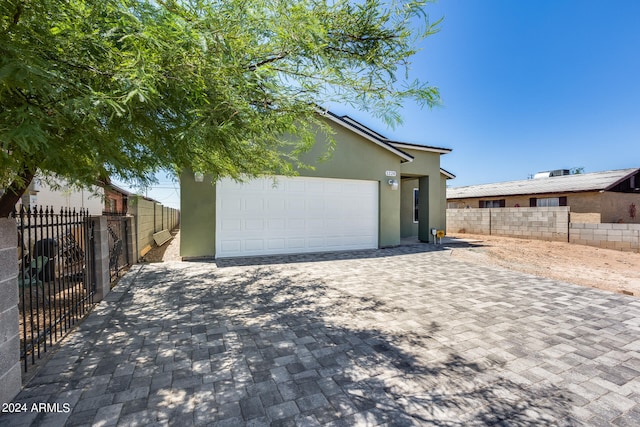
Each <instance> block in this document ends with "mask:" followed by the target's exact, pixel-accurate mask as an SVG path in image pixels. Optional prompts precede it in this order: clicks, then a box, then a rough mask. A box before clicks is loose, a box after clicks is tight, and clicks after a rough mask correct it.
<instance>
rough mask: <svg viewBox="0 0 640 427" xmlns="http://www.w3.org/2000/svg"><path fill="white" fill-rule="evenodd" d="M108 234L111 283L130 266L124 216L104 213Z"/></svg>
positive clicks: (126, 223)
mask: <svg viewBox="0 0 640 427" xmlns="http://www.w3.org/2000/svg"><path fill="white" fill-rule="evenodd" d="M103 215H104V216H106V217H107V230H108V232H109V273H110V277H111V283H113V282H114V281H116V280H117V279H118V278H119V277H120V273H121V272H122V271H123V270H126V268H127V267H129V266H130V265H131V260H130V259H129V248H128V247H127V244H128V243H127V242H128V239H127V233H128V232H129V229H128V222H127V217H126V216H125V214H116V213H106V212H103Z"/></svg>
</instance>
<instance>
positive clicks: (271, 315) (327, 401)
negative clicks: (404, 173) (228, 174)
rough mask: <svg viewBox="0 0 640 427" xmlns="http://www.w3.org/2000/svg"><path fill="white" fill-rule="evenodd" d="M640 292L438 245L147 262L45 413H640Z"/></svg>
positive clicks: (312, 420)
mask: <svg viewBox="0 0 640 427" xmlns="http://www.w3.org/2000/svg"><path fill="white" fill-rule="evenodd" d="M639 338H640V300H638V299H636V298H634V297H630V296H622V295H616V294H611V293H606V292H602V291H598V290H593V289H587V288H582V287H578V286H573V285H569V284H565V283H560V282H556V281H552V280H548V279H543V278H539V277H534V276H529V275H525V274H521V273H516V272H512V271H508V270H503V269H498V268H493V267H485V266H480V265H473V264H466V263H463V262H459V261H456V260H454V259H451V257H450V252H449V251H447V250H444V248H443V247H439V248H438V250H436V248H435V247H434V246H429V245H412V246H405V247H400V248H395V249H385V250H376V251H363V252H352V253H340V254H326V255H308V256H296V257H277V258H264V259H253V260H243V261H242V262H238V261H224V262H219V263H217V264H216V263H164V264H154V265H144V266H137V267H135V268H134V269H133V270H132V271H131V272H130V273H129V274H128V275H127V276H126V278H125V280H123V282H122V283H121V284H120V285H118V286H117V287H116V288H115V289H114V291H113V292H112V293H111V294H110V295H109V297H108V298H107V301H104V302H103V303H101V304H100V305H99V306H98V307H97V309H96V310H95V311H94V312H93V313H92V314H91V316H90V317H89V318H88V319H87V321H85V322H84V324H83V325H82V326H81V327H80V328H79V330H78V331H77V332H76V333H75V334H74V335H73V336H72V337H71V339H69V340H67V342H66V343H65V344H64V345H63V347H62V348H61V349H60V351H58V353H56V355H55V357H54V358H53V359H51V360H50V361H49V362H48V364H47V365H46V366H45V367H44V369H43V370H42V371H41V372H40V373H39V374H38V376H37V377H36V378H34V380H33V381H31V383H30V384H29V385H28V386H27V387H26V388H25V389H24V391H23V392H22V393H21V394H20V395H19V396H18V397H17V398H16V399H15V401H16V402H29V403H30V402H57V403H67V404H69V407H70V408H71V411H70V412H69V413H64V411H63V412H60V413H28V414H22V415H21V416H11V417H9V416H5V417H4V418H0V424H3V425H4V424H14V423H17V422H23V423H26V424H28V423H31V422H33V423H34V424H38V425H47V426H50V425H59V424H63V423H67V424H68V425H83V424H87V425H90V424H92V423H93V424H95V425H102V426H108V425H116V424H117V425H147V424H158V425H181V426H182V425H190V424H196V425H209V424H211V425H232V426H235V425H245V424H246V425H256V426H257V425H269V424H271V425H310V426H313V425H340V426H342V425H344V426H351V425H380V424H382V425H438V426H469V425H493V424H501V425H581V424H584V425H600V424H602V425H608V424H614V425H640V405H639V404H638V402H639V401H640V378H639V375H640V374H639V373H640V339H639Z"/></svg>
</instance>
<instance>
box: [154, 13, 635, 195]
mask: <svg viewBox="0 0 640 427" xmlns="http://www.w3.org/2000/svg"><path fill="white" fill-rule="evenodd" d="M427 11H428V13H429V16H430V19H431V20H432V21H436V20H437V19H439V18H441V17H444V20H443V22H442V24H441V30H440V32H439V33H437V34H435V35H433V36H431V37H429V38H427V39H426V40H425V41H424V42H423V43H422V45H421V48H422V50H421V52H420V53H419V54H418V55H417V56H416V57H415V58H414V63H413V66H412V70H411V78H419V79H420V80H422V81H428V82H429V83H430V84H432V85H434V86H437V87H438V88H439V89H440V93H441V96H442V105H441V106H438V107H435V108H433V109H422V110H421V109H420V108H418V107H417V106H416V105H414V104H413V103H407V104H406V105H405V106H404V108H403V110H402V111H401V113H402V115H403V117H404V120H403V124H401V125H399V126H398V127H396V128H395V129H389V128H387V127H386V126H385V125H384V124H383V123H382V122H381V121H379V120H378V119H375V118H373V117H372V116H371V115H369V114H367V113H363V112H359V111H354V110H351V109H349V108H345V107H343V106H341V105H329V106H328V107H329V108H330V109H331V110H332V111H333V112H334V113H336V114H348V115H350V116H352V117H353V118H354V119H356V120H358V121H360V122H362V123H363V124H365V125H367V126H368V127H370V128H372V129H374V130H376V131H378V132H380V133H382V134H383V135H385V136H387V137H390V138H393V139H395V140H401V141H405V142H412V143H419V144H425V145H434V146H439V147H446V148H451V149H453V152H452V153H450V154H447V155H444V156H443V157H442V159H441V164H442V167H443V168H445V169H446V170H448V171H450V172H451V173H453V174H455V175H456V179H454V180H452V181H449V185H450V186H452V187H459V186H465V185H473V184H481V183H489V182H499V181H509V180H517V179H526V178H527V176H528V175H530V174H534V173H536V172H539V171H545V170H552V169H565V168H566V169H569V168H574V167H583V168H584V171H585V172H596V171H601V170H611V169H622V168H628V167H640V25H639V23H638V19H640V1H637V0H610V1H606V2H605V1H601V0H600V1H594V0H580V1H578V0H538V1H520V0H440V1H438V2H435V3H432V4H429V5H428V6H427ZM161 179H162V181H163V183H162V184H161V187H169V188H164V189H161V190H162V192H159V193H156V192H155V191H154V190H150V191H149V196H150V197H154V198H156V199H157V200H159V201H161V202H163V203H165V204H168V205H175V207H178V206H177V205H178V204H179V199H178V198H177V197H176V196H177V194H178V191H177V186H178V184H172V183H171V182H170V181H169V180H167V179H165V178H164V177H161Z"/></svg>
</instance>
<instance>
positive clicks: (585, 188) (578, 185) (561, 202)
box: [447, 168, 640, 224]
mask: <svg viewBox="0 0 640 427" xmlns="http://www.w3.org/2000/svg"><path fill="white" fill-rule="evenodd" d="M639 205H640V169H639V168H631V169H620V170H611V171H603V172H593V173H579V174H570V173H569V171H568V170H565V169H561V170H559V171H550V172H541V173H538V174H536V175H535V176H534V178H533V179H527V180H521V181H509V182H499V183H494V184H481V185H470V186H467V187H458V188H448V189H447V207H448V208H454V209H455V208H458V209H460V208H500V207H520V206H527V207H536V206H569V207H570V210H571V214H572V221H574V218H573V215H574V214H578V215H576V216H580V214H591V215H590V217H589V218H593V217H594V216H595V217H596V221H593V220H592V219H589V220H586V221H584V222H603V223H635V224H638V223H640V215H639V214H638V213H637V212H636V210H637V207H638V206H639ZM583 217H584V218H587V216H583ZM574 222H575V221H574ZM578 222H583V221H582V220H581V221H578Z"/></svg>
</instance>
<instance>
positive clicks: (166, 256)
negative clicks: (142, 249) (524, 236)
mask: <svg viewBox="0 0 640 427" xmlns="http://www.w3.org/2000/svg"><path fill="white" fill-rule="evenodd" d="M171 236H172V238H171V240H169V241H168V242H167V243H165V244H164V245H162V246H156V245H155V244H154V245H153V247H152V248H151V250H150V251H149V252H147V253H146V254H145V256H144V257H143V262H163V261H181V260H182V258H181V257H180V229H179V228H175V229H173V230H171Z"/></svg>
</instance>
